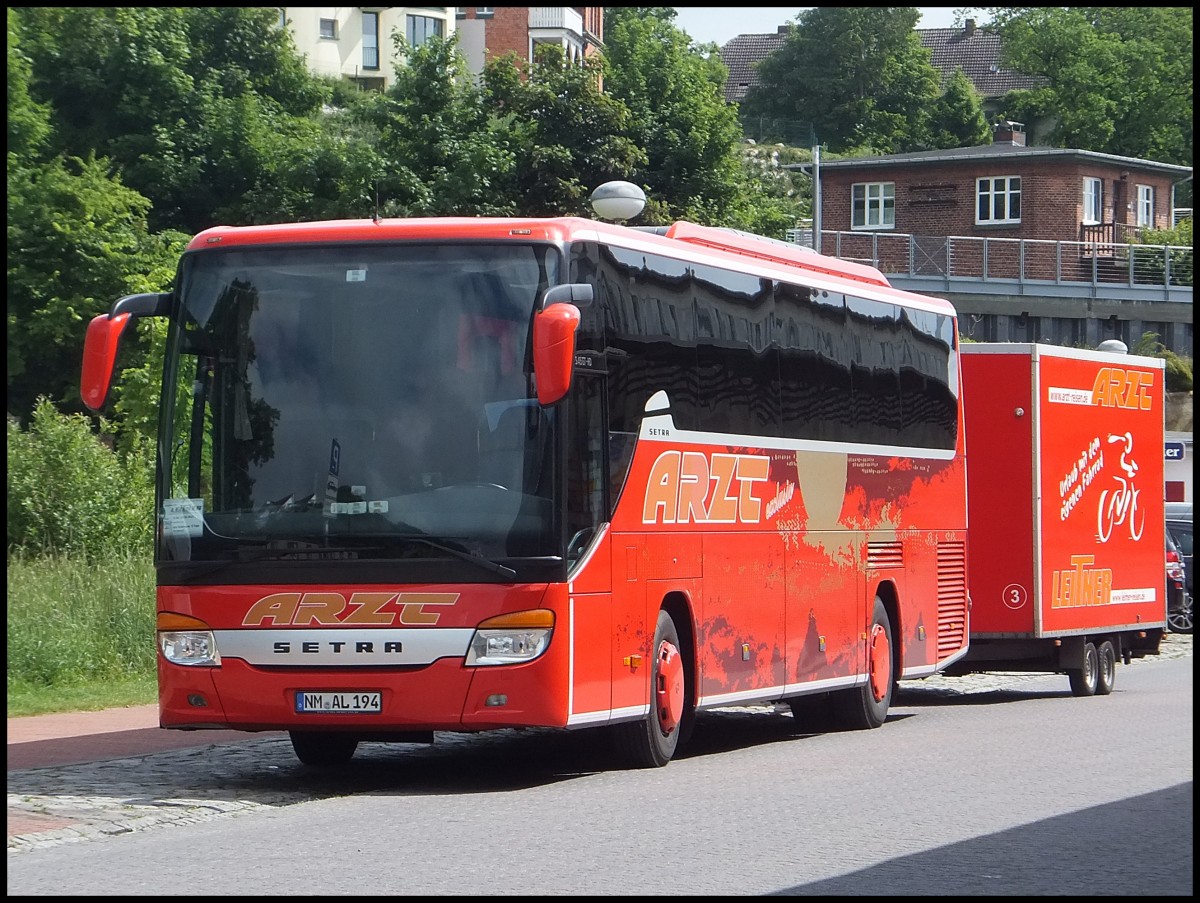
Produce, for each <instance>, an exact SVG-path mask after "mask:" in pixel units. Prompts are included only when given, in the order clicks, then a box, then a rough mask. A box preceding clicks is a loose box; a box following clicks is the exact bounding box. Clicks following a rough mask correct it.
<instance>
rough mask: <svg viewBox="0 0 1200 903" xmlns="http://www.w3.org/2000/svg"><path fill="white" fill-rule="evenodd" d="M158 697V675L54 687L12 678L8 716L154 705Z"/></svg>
mask: <svg viewBox="0 0 1200 903" xmlns="http://www.w3.org/2000/svg"><path fill="white" fill-rule="evenodd" d="M157 699H158V687H157V684H156V681H155V677H154V675H150V676H149V677H129V678H125V679H123V680H96V681H85V682H83V683H80V684H76V685H74V686H54V687H45V686H32V685H29V684H20V683H16V684H14V683H13V682H12V681H9V684H8V717H9V718H18V717H20V716H23V715H46V714H50V713H52V712H94V711H98V710H99V709H114V708H123V707H125V706H131V705H150V704H152V703H154V702H155V701H157Z"/></svg>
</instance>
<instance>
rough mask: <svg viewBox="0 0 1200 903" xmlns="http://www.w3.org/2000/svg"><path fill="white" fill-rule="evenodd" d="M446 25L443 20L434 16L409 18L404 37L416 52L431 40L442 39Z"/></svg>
mask: <svg viewBox="0 0 1200 903" xmlns="http://www.w3.org/2000/svg"><path fill="white" fill-rule="evenodd" d="M444 24H445V23H443V22H442V20H441V19H435V18H433V17H432V16H409V17H408V24H407V26H406V29H405V35H404V36H405V37H406V38H407V39H408V46H409V47H411V48H413V49H414V50H415V49H416V48H418V47H420V46H421V45H422V44H424V43H425V42H426V41H428V40H429V39H430V38H440V37H442V30H443V27H444Z"/></svg>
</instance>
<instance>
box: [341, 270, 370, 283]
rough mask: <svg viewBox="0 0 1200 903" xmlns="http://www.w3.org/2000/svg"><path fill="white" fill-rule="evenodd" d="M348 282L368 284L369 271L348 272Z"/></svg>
mask: <svg viewBox="0 0 1200 903" xmlns="http://www.w3.org/2000/svg"><path fill="white" fill-rule="evenodd" d="M346 281H347V282H366V281H367V271H366V270H346Z"/></svg>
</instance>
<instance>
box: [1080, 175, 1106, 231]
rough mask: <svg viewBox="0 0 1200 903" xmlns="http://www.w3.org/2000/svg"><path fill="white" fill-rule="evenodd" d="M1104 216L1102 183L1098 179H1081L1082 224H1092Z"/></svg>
mask: <svg viewBox="0 0 1200 903" xmlns="http://www.w3.org/2000/svg"><path fill="white" fill-rule="evenodd" d="M1103 218H1104V184H1103V183H1102V182H1101V181H1100V180H1099V179H1093V178H1086V179H1084V180H1083V224H1084V225H1085V226H1094V225H1096V224H1097V223H1099V222H1101V221H1102V220H1103Z"/></svg>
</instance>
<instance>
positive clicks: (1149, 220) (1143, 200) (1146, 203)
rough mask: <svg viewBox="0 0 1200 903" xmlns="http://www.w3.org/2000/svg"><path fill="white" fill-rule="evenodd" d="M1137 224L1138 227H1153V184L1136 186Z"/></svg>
mask: <svg viewBox="0 0 1200 903" xmlns="http://www.w3.org/2000/svg"><path fill="white" fill-rule="evenodd" d="M1137 224H1138V227H1139V228H1143V229H1153V228H1154V186H1153V185H1138V186H1137Z"/></svg>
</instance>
